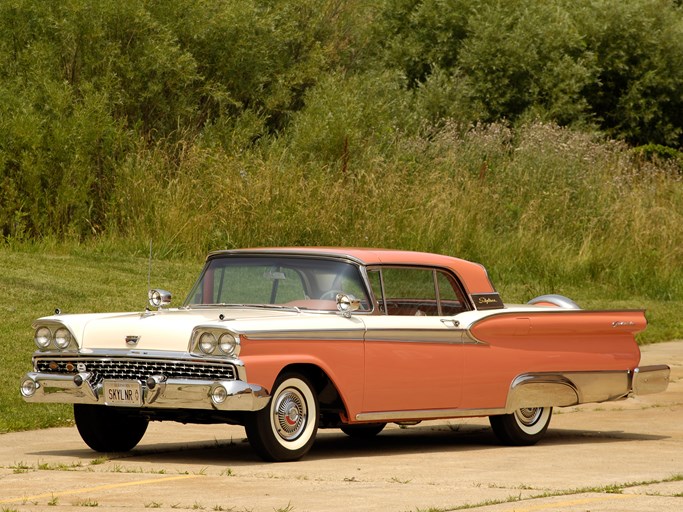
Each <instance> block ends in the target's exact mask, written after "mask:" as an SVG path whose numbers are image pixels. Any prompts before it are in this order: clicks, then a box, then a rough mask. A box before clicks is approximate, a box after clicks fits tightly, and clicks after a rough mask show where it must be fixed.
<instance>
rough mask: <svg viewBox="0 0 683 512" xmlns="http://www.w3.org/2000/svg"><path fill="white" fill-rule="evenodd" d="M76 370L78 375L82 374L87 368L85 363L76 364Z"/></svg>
mask: <svg viewBox="0 0 683 512" xmlns="http://www.w3.org/2000/svg"><path fill="white" fill-rule="evenodd" d="M76 369H77V370H78V373H83V372H85V371H87V368H86V367H85V363H78V364H76Z"/></svg>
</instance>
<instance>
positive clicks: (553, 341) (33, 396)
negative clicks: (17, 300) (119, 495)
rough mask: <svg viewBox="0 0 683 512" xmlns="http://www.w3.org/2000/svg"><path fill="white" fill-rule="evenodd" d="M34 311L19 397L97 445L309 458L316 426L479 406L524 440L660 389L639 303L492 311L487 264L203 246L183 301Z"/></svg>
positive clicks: (663, 377)
mask: <svg viewBox="0 0 683 512" xmlns="http://www.w3.org/2000/svg"><path fill="white" fill-rule="evenodd" d="M149 298H150V304H151V305H152V306H153V307H154V308H157V309H154V310H151V309H149V308H148V309H147V310H145V311H142V312H135V313H110V314H83V315H62V314H56V315H53V316H49V317H45V318H41V319H39V320H37V321H36V322H34V324H33V327H34V328H35V343H36V345H37V350H36V352H35V354H34V357H33V364H34V370H33V371H32V372H30V373H28V374H26V375H25V376H24V378H23V380H22V382H21V393H22V395H23V398H24V399H25V400H26V401H28V402H57V403H72V404H74V416H75V420H76V426H77V428H78V431H79V432H80V434H81V436H82V438H83V440H84V441H85V443H86V444H87V445H88V446H90V447H91V448H92V449H94V450H96V451H102V452H111V451H126V450H130V449H132V448H133V447H135V446H136V445H137V444H138V442H139V441H140V440H141V438H142V437H143V435H144V433H145V430H146V429H147V425H148V423H149V421H166V420H170V421H179V422H184V423H228V424H239V425H244V427H245V429H246V433H247V437H248V439H249V442H250V443H251V445H252V447H253V448H254V449H255V451H256V452H257V453H258V454H259V455H260V456H261V457H262V458H264V459H266V460H271V461H289V460H296V459H299V458H301V457H302V456H303V455H304V454H306V453H307V452H308V451H309V450H310V448H311V446H312V445H313V442H314V440H315V436H316V432H317V430H318V428H341V429H342V430H343V431H344V432H345V433H346V434H348V435H351V436H373V435H376V434H378V433H379V432H380V431H381V430H382V429H383V428H384V426H385V425H386V424H387V423H389V422H395V423H399V424H400V423H405V422H417V421H420V420H427V419H441V418H458V417H472V416H488V417H489V418H490V423H491V426H492V427H493V431H494V432H495V434H496V436H497V437H498V438H499V439H500V441H501V442H503V443H505V444H512V445H529V444H534V443H536V442H537V441H538V440H539V439H540V438H541V437H542V436H543V435H544V433H545V431H546V429H547V428H548V424H549V422H550V418H551V414H552V408H553V407H564V406H573V405H577V404H581V403H587V402H604V401H612V400H622V399H625V398H628V397H629V396H631V395H634V394H645V393H655V392H661V391H664V390H665V389H666V387H667V385H668V380H669V367H668V366H666V365H658V366H646V367H639V363H640V351H639V349H638V345H637V344H636V342H635V339H634V335H635V334H636V333H637V332H639V331H642V330H643V329H645V326H646V320H645V315H644V312H643V311H641V310H619V311H586V310H582V309H580V308H579V307H578V306H577V305H576V304H575V303H574V302H572V301H571V300H569V299H567V298H565V297H561V296H557V295H547V296H543V297H539V298H537V299H534V300H533V301H531V302H530V303H529V304H526V305H510V304H504V303H503V301H502V300H501V298H500V296H499V294H498V293H497V292H496V290H495V288H494V287H493V285H492V284H491V282H490V280H489V278H488V275H487V273H486V271H485V269H484V268H483V267H482V266H481V265H479V264H476V263H472V262H469V261H465V260H462V259H457V258H452V257H449V256H441V255H436V254H426V253H416V252H408V251H393V250H375V249H344V248H280V249H274V248H271V249H245V250H229V251H218V252H213V253H211V254H210V255H209V256H208V258H207V260H206V264H205V266H204V269H203V270H202V272H201V275H200V277H199V280H198V281H197V283H196V284H195V285H194V287H193V288H192V290H191V291H190V293H189V295H188V297H187V299H186V300H185V303H184V304H183V305H182V306H181V307H178V308H170V307H168V304H169V302H170V294H169V293H168V292H165V291H163V290H150V293H149Z"/></svg>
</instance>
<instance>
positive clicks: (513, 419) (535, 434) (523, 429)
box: [489, 407, 553, 446]
mask: <svg viewBox="0 0 683 512" xmlns="http://www.w3.org/2000/svg"><path fill="white" fill-rule="evenodd" d="M552 415H553V408H552V407H526V408H523V409H518V410H516V411H515V412H513V413H512V414H502V415H500V416H490V417H489V422H490V423H491V428H493V432H494V433H495V434H496V437H497V438H498V439H499V440H500V441H501V442H502V443H504V444H507V445H511V446H529V445H532V444H536V443H537V442H538V441H539V440H540V439H541V438H542V437H543V435H544V434H545V431H546V430H548V425H549V424H550V418H551V417H552Z"/></svg>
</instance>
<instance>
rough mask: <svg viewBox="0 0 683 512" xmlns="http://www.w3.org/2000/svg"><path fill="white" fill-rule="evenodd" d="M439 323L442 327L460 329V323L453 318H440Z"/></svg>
mask: <svg viewBox="0 0 683 512" xmlns="http://www.w3.org/2000/svg"><path fill="white" fill-rule="evenodd" d="M441 323H442V324H444V325H449V324H450V325H451V327H460V322H459V321H458V320H455V319H453V318H442V319H441Z"/></svg>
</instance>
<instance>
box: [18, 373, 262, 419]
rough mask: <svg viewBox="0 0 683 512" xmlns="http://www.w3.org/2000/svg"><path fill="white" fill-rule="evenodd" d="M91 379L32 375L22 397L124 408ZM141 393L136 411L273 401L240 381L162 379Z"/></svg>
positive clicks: (231, 407)
mask: <svg viewBox="0 0 683 512" xmlns="http://www.w3.org/2000/svg"><path fill="white" fill-rule="evenodd" d="M90 377H91V374H88V373H82V374H77V375H75V376H74V375H61V374H53V373H43V372H29V373H27V374H26V375H25V376H24V378H23V379H22V381H21V394H22V397H23V398H24V400H25V401H26V402H38V403H74V404H94V405H96V404H100V405H122V404H108V403H107V400H106V398H105V396H104V384H103V381H100V382H97V383H95V384H92V383H91V381H90ZM140 391H141V394H142V396H141V399H140V404H139V405H136V407H143V408H158V409H204V410H217V411H258V410H260V409H262V408H263V407H265V406H266V404H267V403H268V400H269V399H270V396H269V395H268V392H267V391H266V390H265V389H264V388H262V387H261V386H258V385H255V384H248V383H246V382H243V381H241V380H201V379H159V380H158V382H155V383H154V387H153V388H150V386H149V385H147V384H146V383H141V384H140Z"/></svg>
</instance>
